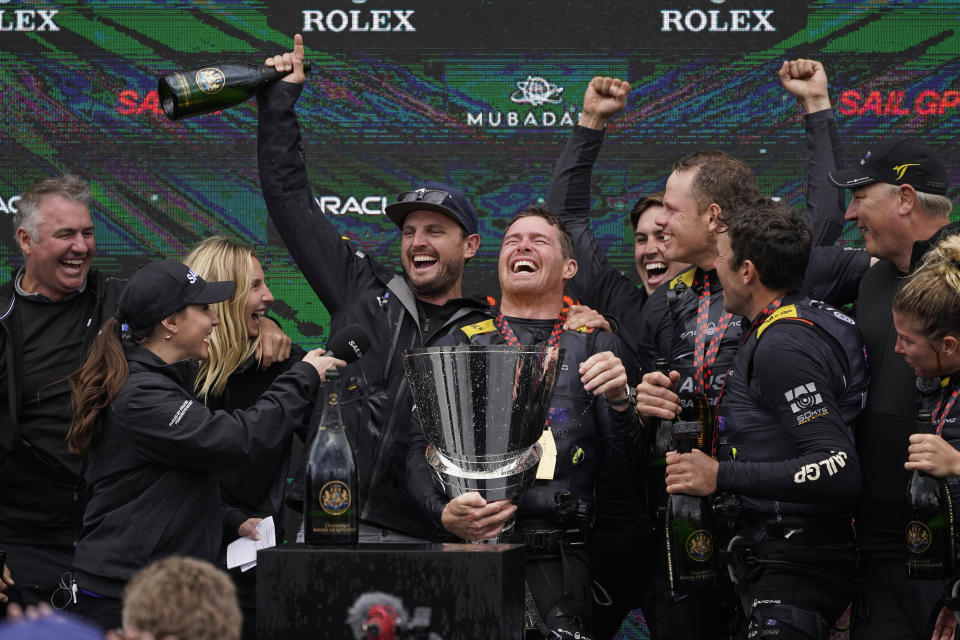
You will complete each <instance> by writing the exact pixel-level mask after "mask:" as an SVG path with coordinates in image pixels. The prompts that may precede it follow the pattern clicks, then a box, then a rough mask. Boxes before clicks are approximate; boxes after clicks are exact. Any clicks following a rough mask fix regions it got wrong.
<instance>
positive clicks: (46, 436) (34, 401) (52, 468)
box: [0, 175, 122, 604]
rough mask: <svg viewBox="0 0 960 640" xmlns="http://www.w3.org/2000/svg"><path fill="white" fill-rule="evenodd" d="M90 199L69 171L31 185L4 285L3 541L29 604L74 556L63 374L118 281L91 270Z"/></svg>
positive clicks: (80, 502) (75, 513) (0, 376)
mask: <svg viewBox="0 0 960 640" xmlns="http://www.w3.org/2000/svg"><path fill="white" fill-rule="evenodd" d="M89 204H90V189H89V187H88V185H87V183H86V182H84V181H83V180H81V179H80V178H78V177H76V176H73V175H64V176H61V177H58V178H50V179H47V180H42V181H40V182H37V183H35V184H34V185H32V186H31V187H29V188H28V189H27V190H26V191H25V192H24V193H23V195H22V197H21V199H20V203H19V209H18V211H17V215H16V217H15V218H14V227H15V228H16V240H17V244H18V245H19V247H20V251H21V252H22V253H23V258H24V265H23V267H22V268H21V269H20V270H19V271H17V273H16V275H15V276H14V278H13V280H11V281H9V282H7V283H6V284H4V285H3V286H2V287H0V389H2V391H0V416H2V417H0V421H2V424H3V428H2V429H0V468H2V477H0V548H2V549H4V550H6V552H7V564H8V565H9V566H10V568H11V570H12V572H13V577H14V579H15V580H16V581H17V586H18V587H19V593H20V595H21V597H22V599H23V601H24V602H25V603H27V604H36V603H37V602H42V601H48V600H49V598H50V595H51V594H52V593H53V591H54V590H55V589H56V588H57V587H58V585H59V584H60V576H61V575H63V573H64V572H66V571H69V569H70V565H71V562H72V560H73V545H74V543H75V542H76V540H77V535H78V534H79V531H80V518H81V516H82V515H83V507H84V504H85V498H84V495H83V492H82V491H81V484H82V483H81V477H80V471H81V469H80V467H81V464H80V456H78V455H75V454H72V453H70V452H69V451H67V444H66V440H65V438H66V434H67V429H68V428H69V427H70V423H69V417H68V416H69V415H70V411H69V405H70V388H69V387H68V386H67V383H66V376H67V375H68V374H70V373H71V372H72V371H73V370H74V369H76V368H77V367H79V366H80V364H81V363H82V362H83V358H84V355H85V354H86V351H87V349H88V347H89V346H90V343H91V341H92V340H93V338H94V337H95V336H96V335H97V331H98V329H99V328H100V325H101V324H102V323H103V321H104V320H105V319H106V318H107V317H109V314H111V313H113V311H114V310H116V307H117V305H116V298H117V296H118V295H119V290H120V288H121V286H122V281H120V280H115V279H109V278H105V277H103V276H102V275H100V274H98V273H97V272H96V271H91V269H90V264H91V262H92V261H93V255H94V251H95V249H96V243H95V242H94V237H93V219H92V218H91V216H90V209H89Z"/></svg>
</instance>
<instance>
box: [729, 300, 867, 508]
mask: <svg viewBox="0 0 960 640" xmlns="http://www.w3.org/2000/svg"><path fill="white" fill-rule="evenodd" d="M867 383H868V375H867V366H866V356H865V352H864V349H863V341H862V339H861V337H860V333H859V331H858V330H857V328H856V326H855V324H854V322H853V320H851V319H850V318H848V317H847V316H845V315H844V314H842V313H841V312H839V311H837V310H836V309H833V308H832V307H829V306H827V305H825V304H823V303H819V302H811V301H810V300H808V299H806V298H801V297H798V296H795V297H785V298H784V300H783V301H782V306H781V307H780V308H779V309H777V310H776V311H774V313H773V314H772V315H770V316H769V317H768V318H767V319H766V320H765V321H764V322H763V323H762V324H760V326H759V327H758V328H757V329H756V331H754V332H753V333H751V335H750V336H749V338H748V339H747V340H746V342H745V343H744V345H743V347H742V348H741V349H740V352H739V353H738V354H737V358H736V361H735V362H734V365H733V367H732V369H731V370H730V371H729V372H728V373H727V377H726V384H725V388H724V391H723V397H722V399H721V402H720V405H719V407H718V419H717V434H718V435H717V438H718V451H717V453H718V459H719V461H720V468H719V473H718V476H717V491H718V492H720V493H723V492H726V493H732V494H736V495H739V496H740V498H741V499H742V510H743V513H744V515H749V514H754V515H758V514H759V515H763V516H767V517H771V518H772V519H773V520H778V519H780V518H781V517H783V516H793V517H817V518H823V517H829V516H837V515H848V514H849V512H850V502H851V500H852V499H853V498H855V497H856V496H857V494H858V493H859V491H860V487H861V479H860V463H859V459H858V457H857V453H856V450H855V448H854V443H853V425H854V422H855V421H856V418H857V415H858V414H859V413H860V411H861V409H862V407H863V403H864V399H865V394H866V389H867Z"/></svg>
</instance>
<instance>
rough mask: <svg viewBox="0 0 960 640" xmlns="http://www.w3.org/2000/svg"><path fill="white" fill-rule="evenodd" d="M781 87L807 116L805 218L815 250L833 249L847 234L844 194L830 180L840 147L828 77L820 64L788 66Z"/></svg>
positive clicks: (808, 62) (795, 62)
mask: <svg viewBox="0 0 960 640" xmlns="http://www.w3.org/2000/svg"><path fill="white" fill-rule="evenodd" d="M778 74H779V76H780V83H781V84H782V85H783V88H784V89H786V90H787V92H788V93H789V94H790V95H792V96H794V97H795V98H796V99H797V101H798V102H799V103H800V104H801V106H802V107H803V110H804V112H805V115H804V118H803V122H804V127H805V129H806V132H807V206H806V210H805V211H804V217H805V219H806V221H807V224H808V225H809V226H810V231H811V234H812V236H813V245H814V246H830V245H832V244H833V243H834V242H836V241H837V238H839V237H840V234H841V233H842V232H843V226H844V220H843V212H844V194H843V191H842V190H841V189H837V188H836V187H834V186H833V185H832V184H830V180H829V179H828V178H827V174H828V173H829V172H830V171H832V170H834V169H835V168H836V166H837V164H838V161H839V154H840V143H839V139H838V135H837V125H836V123H835V122H834V119H833V107H832V105H831V104H830V94H829V91H828V83H827V73H826V71H825V70H824V68H823V65H822V64H820V63H819V62H817V61H816V60H805V59H802V58H801V59H797V60H791V61H789V62H784V63H783V65H782V66H781V67H780V71H779V72H778Z"/></svg>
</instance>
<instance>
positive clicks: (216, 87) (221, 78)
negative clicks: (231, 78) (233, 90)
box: [196, 67, 227, 94]
mask: <svg viewBox="0 0 960 640" xmlns="http://www.w3.org/2000/svg"><path fill="white" fill-rule="evenodd" d="M196 79H197V88H198V89H200V91H203V92H204V93H209V94H214V93H217V92H219V91H220V90H221V89H223V86H224V85H225V84H226V82H227V77H226V76H225V75H223V71H220V69H217V68H216V67H204V68H203V69H200V71H197V76H196Z"/></svg>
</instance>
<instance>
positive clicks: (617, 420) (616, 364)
mask: <svg viewBox="0 0 960 640" xmlns="http://www.w3.org/2000/svg"><path fill="white" fill-rule="evenodd" d="M576 270H577V263H576V261H575V260H574V259H573V244H572V242H571V239H570V236H569V234H568V233H567V232H566V230H565V229H564V228H563V226H562V224H561V223H560V221H559V220H557V219H556V218H555V217H554V216H552V215H550V214H549V213H547V212H546V211H545V210H543V209H539V208H536V207H531V208H529V209H526V210H524V211H522V212H521V213H520V214H519V215H517V217H515V218H514V219H513V221H512V222H511V223H510V226H508V227H507V229H506V231H505V232H504V239H503V245H502V246H501V249H500V260H499V266H498V274H499V279H500V287H501V293H502V301H501V305H500V309H499V311H498V312H497V313H496V314H494V317H491V318H489V319H488V320H485V321H483V322H479V323H475V324H471V325H465V326H461V327H460V329H459V330H458V331H456V332H455V333H454V334H452V335H451V336H449V337H447V338H443V339H441V340H439V341H438V342H437V344H440V345H444V344H447V345H449V344H471V345H503V344H523V345H534V344H543V343H547V344H549V345H558V346H560V347H562V348H563V349H564V350H565V356H564V361H563V363H562V367H561V371H560V373H559V376H558V379H557V386H556V390H555V394H554V398H553V402H552V404H551V407H550V416H551V417H550V433H552V434H553V435H552V438H551V440H553V441H554V442H555V444H556V466H555V469H554V470H552V471H550V472H548V473H546V474H545V475H546V477H543V479H540V480H537V481H536V482H535V484H534V486H533V487H531V488H530V489H528V490H527V491H526V492H525V493H524V494H523V495H522V496H521V498H520V500H519V506H517V505H514V504H513V503H512V502H511V501H509V500H497V501H492V502H486V501H485V500H484V499H483V498H482V497H481V496H480V494H479V493H476V492H471V493H466V494H463V495H460V496H458V497H456V498H454V499H453V500H449V499H448V498H447V497H446V496H445V495H444V494H443V493H441V492H439V491H437V490H436V489H434V488H433V486H432V484H431V480H430V477H429V467H428V466H427V464H426V463H425V461H424V450H425V448H426V439H425V437H424V435H423V432H422V430H420V429H419V423H417V424H416V427H415V428H414V429H412V430H411V437H410V447H409V453H408V457H407V476H408V478H409V484H410V487H411V491H412V492H413V494H414V496H415V498H416V500H417V501H418V503H419V505H420V507H421V509H422V511H423V513H424V514H425V515H426V516H427V518H428V519H429V520H430V521H431V522H435V523H437V524H439V525H441V526H442V527H443V528H444V529H446V530H447V531H448V532H450V533H452V534H454V535H456V536H457V537H459V538H463V539H466V540H484V539H489V538H493V537H496V536H497V535H498V534H499V533H500V531H501V529H502V527H503V525H504V522H506V520H507V519H508V518H510V517H511V516H513V515H514V514H516V517H517V522H516V525H515V527H514V531H513V532H511V533H510V534H508V535H509V536H510V537H509V538H508V539H507V541H509V542H525V543H527V544H528V546H529V547H530V551H529V553H528V562H527V567H526V569H527V571H526V577H527V583H528V585H529V587H530V592H531V594H532V596H533V599H534V600H535V602H536V609H537V610H538V612H539V615H540V617H541V618H542V621H543V628H544V629H545V630H553V631H555V632H558V631H559V630H560V629H564V630H566V634H565V635H563V636H562V637H573V634H574V633H575V632H578V631H579V632H580V633H585V634H587V635H586V636H584V637H593V635H592V634H590V633H589V630H590V628H591V589H590V568H589V560H588V558H587V554H586V550H585V547H584V543H585V541H586V539H587V536H588V534H589V533H590V528H591V525H592V521H593V514H594V512H595V504H594V501H595V491H596V482H597V478H598V477H599V474H600V470H601V469H602V468H606V469H608V470H609V471H610V473H611V475H612V476H613V477H614V478H616V479H617V480H618V481H619V482H621V483H622V484H623V486H624V487H632V486H635V484H636V483H635V478H633V477H632V474H633V472H634V469H635V466H636V463H637V459H638V457H639V453H640V447H639V437H640V432H639V424H638V422H637V417H636V414H635V412H634V410H633V402H632V400H633V399H632V396H631V395H630V394H629V392H628V391H629V390H628V389H626V388H625V387H626V383H627V375H626V369H625V368H624V366H623V364H622V363H621V360H620V357H619V356H620V355H622V354H623V345H622V343H621V342H620V340H619V339H617V338H616V336H614V335H613V334H611V333H606V332H592V333H591V332H588V331H586V330H577V331H564V330H563V325H564V314H563V291H564V285H565V284H566V282H567V281H568V280H569V279H570V278H571V277H572V276H573V274H574V273H576ZM542 464H543V462H541V465H542ZM540 471H544V469H543V468H542V467H541V469H540ZM538 477H541V474H538ZM549 637H551V638H552V637H561V635H559V633H558V635H556V636H554V635H550V636H549Z"/></svg>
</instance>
